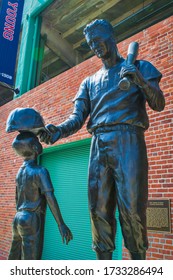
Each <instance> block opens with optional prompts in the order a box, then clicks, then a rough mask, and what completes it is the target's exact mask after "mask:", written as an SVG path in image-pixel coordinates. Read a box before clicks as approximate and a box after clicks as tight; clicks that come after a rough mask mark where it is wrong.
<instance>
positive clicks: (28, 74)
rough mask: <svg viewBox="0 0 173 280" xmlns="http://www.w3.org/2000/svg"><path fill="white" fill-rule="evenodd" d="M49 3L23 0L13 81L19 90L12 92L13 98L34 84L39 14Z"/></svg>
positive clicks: (39, 26)
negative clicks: (20, 37)
mask: <svg viewBox="0 0 173 280" xmlns="http://www.w3.org/2000/svg"><path fill="white" fill-rule="evenodd" d="M51 3H53V0H38V1H35V0H25V5H24V13H23V19H22V26H23V32H22V39H21V44H20V51H19V59H18V65H17V73H16V82H15V88H19V90H20V92H19V94H17V95H16V94H14V98H17V97H20V96H21V95H22V94H24V93H25V92H27V91H29V90H30V89H32V88H33V87H35V86H36V85H35V81H36V63H35V61H33V60H34V59H35V54H36V51H37V48H38V42H39V39H40V28H41V23H40V22H41V21H40V18H41V17H39V15H40V13H41V12H42V11H43V10H44V9H45V8H47V7H48V6H49V5H50V4H51ZM28 78H29V79H28Z"/></svg>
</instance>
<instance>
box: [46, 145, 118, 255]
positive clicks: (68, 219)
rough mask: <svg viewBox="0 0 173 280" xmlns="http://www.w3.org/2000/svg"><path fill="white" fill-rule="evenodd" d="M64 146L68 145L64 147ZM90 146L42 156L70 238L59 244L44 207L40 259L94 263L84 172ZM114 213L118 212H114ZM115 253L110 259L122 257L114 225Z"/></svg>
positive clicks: (71, 148) (50, 218)
mask: <svg viewBox="0 0 173 280" xmlns="http://www.w3.org/2000/svg"><path fill="white" fill-rule="evenodd" d="M64 146H65V145H64ZM67 146H68V145H67ZM89 149H90V144H89V143H88V144H83V145H79V146H76V145H75V146H74V147H73V146H70V147H68V148H67V149H62V150H61V149H58V150H57V151H56V150H55V151H53V152H51V153H46V154H44V155H43V156H42V157H41V163H42V165H44V166H45V167H46V168H47V169H48V170H49V172H50V176H51V180H52V182H53V185H54V189H55V196H56V197H57V200H58V203H59V206H60V209H61V212H62V215H63V218H64V221H65V223H66V224H67V225H68V226H69V228H70V229H71V231H72V233H73V236H74V239H73V240H72V241H71V242H70V243H69V245H65V244H62V241H61V236H60V234H59V231H58V226H57V224H56V222H55V220H54V218H53V215H52V214H51V212H50V209H49V208H47V214H46V223H45V239H44V249H43V256H42V258H43V259H56V260H62V259H67V260H94V259H95V258H96V257H95V252H93V251H92V249H91V243H92V239H91V228H90V218H89V211H88V190H87V173H88V160H89ZM117 214H118V213H117ZM116 243H117V250H116V251H115V253H114V259H121V258H122V236H121V231H120V226H119V224H118V234H117V241H116Z"/></svg>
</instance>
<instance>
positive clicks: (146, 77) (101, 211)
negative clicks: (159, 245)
mask: <svg viewBox="0 0 173 280" xmlns="http://www.w3.org/2000/svg"><path fill="white" fill-rule="evenodd" d="M84 35H85V37H86V41H87V43H88V44H89V46H90V48H91V50H92V51H93V52H94V53H95V55H96V56H97V57H98V58H100V59H101V60H102V63H103V66H102V68H101V69H100V70H99V71H97V72H96V73H95V74H94V75H92V76H90V77H87V78H86V79H85V80H84V81H83V82H82V83H81V85H80V88H79V90H78V92H77V94H76V97H75V99H74V111H73V113H72V114H71V115H70V117H69V118H68V119H67V120H66V121H65V122H63V123H61V124H59V125H58V126H54V125H52V124H49V125H47V129H48V130H49V131H50V134H51V136H50V134H48V133H46V132H43V133H41V134H40V140H41V141H44V142H45V143H47V144H51V143H54V142H55V141H57V140H58V139H60V138H63V137H67V136H69V135H71V134H73V133H75V132H77V131H78V130H79V129H80V128H81V127H82V126H83V124H84V123H85V121H86V119H87V117H88V116H89V121H88V124H87V129H88V131H89V132H90V133H91V134H92V144H91V156H90V163H89V180H88V189H89V191H88V193H89V209H90V216H91V225H92V238H93V249H94V250H95V251H96V254H97V259H99V260H103V259H104V260H109V259H112V252H113V251H114V249H115V241H114V240H115V234H116V220H115V210H116V206H117V207H118V210H119V219H120V224H121V228H122V234H123V238H124V243H125V246H126V248H127V249H128V250H129V253H130V256H131V259H133V260H143V259H145V258H146V250H147V248H148V240H147V228H146V208H147V199H148V162H147V152H146V144H145V139H144V132H145V130H146V129H147V128H148V127H149V120H148V116H147V112H146V103H148V104H149V106H150V107H151V108H152V109H153V110H156V111H162V110H163V109H164V106H165V100H164V96H163V93H162V91H161V90H160V88H159V81H160V79H161V76H162V75H161V73H160V72H159V71H158V70H157V69H156V68H155V67H154V66H153V65H152V64H151V63H149V62H147V61H144V60H137V61H136V62H135V63H134V64H131V65H128V64H127V63H126V60H125V59H124V58H123V57H122V56H121V55H120V54H119V52H118V49H117V45H116V41H115V38H114V32H113V27H112V26H111V24H110V23H109V22H107V21H106V20H102V19H101V20H94V21H93V22H91V23H90V24H88V25H87V26H86V28H85V29H84ZM126 76H128V77H130V80H131V86H130V88H129V89H128V90H127V91H125V90H122V89H120V88H119V86H118V85H119V82H120V79H121V78H123V77H126Z"/></svg>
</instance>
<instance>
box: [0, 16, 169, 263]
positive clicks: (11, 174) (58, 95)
mask: <svg viewBox="0 0 173 280" xmlns="http://www.w3.org/2000/svg"><path fill="white" fill-rule="evenodd" d="M172 38H173V17H170V18H168V19H166V20H164V21H162V22H160V23H158V24H156V25H154V26H152V27H150V28H148V29H146V30H144V31H142V32H140V33H139V34H137V35H135V36H133V37H131V38H129V39H128V40H125V41H124V42H121V43H120V44H118V47H119V50H120V52H121V54H122V55H123V56H125V55H126V51H127V48H128V44H129V42H131V41H135V40H136V41H138V42H139V43H140V51H139V56H138V58H140V59H146V60H149V61H150V62H151V63H153V64H154V65H155V66H156V67H157V68H158V69H159V70H160V71H161V72H162V74H163V78H162V81H161V88H162V90H163V92H164V95H165V98H166V107H165V110H164V111H163V112H161V113H158V112H153V111H152V110H150V109H149V108H148V114H149V118H150V128H149V129H148V131H147V132H146V142H147V148H148V156H149V197H150V198H152V199H154V198H157V199H161V198H169V199H171V209H173V158H172V156H173V133H172V129H173V122H172V118H173V39H172ZM100 65H101V63H100V61H99V60H98V59H97V58H96V57H93V58H91V59H89V60H87V61H85V62H83V63H81V64H79V65H77V66H76V67H74V68H72V69H70V70H69V71H67V72H65V73H63V74H61V75H59V76H57V77H55V78H54V79H52V80H50V81H48V82H46V83H44V84H43V85H40V86H39V87H37V88H35V89H33V90H32V91H30V92H28V93H27V94H24V95H23V96H22V97H20V98H18V99H16V100H13V101H11V102H10V103H8V104H6V105H4V106H2V107H1V108H0V154H1V160H0V199H1V204H0V259H6V258H7V255H8V251H9V248H10V243H11V222H12V219H13V216H14V213H15V204H14V193H15V176H16V172H17V170H18V168H19V166H20V165H21V163H22V160H21V159H20V158H19V157H17V156H16V155H15V154H14V152H13V150H12V148H11V143H12V140H13V138H14V137H15V136H16V133H12V134H7V133H5V123H6V119H7V117H8V115H9V113H10V111H11V110H13V109H14V108H16V107H33V108H35V109H36V110H38V111H40V113H41V114H42V116H43V117H44V119H45V121H46V123H54V124H58V123H60V122H62V121H63V120H65V119H66V117H67V116H68V115H69V114H70V113H71V112H72V109H73V106H72V103H71V101H72V99H73V97H74V95H75V93H76V91H77V89H78V86H79V84H80V82H81V81H82V80H83V79H84V78H85V77H86V76H88V75H90V74H92V73H94V72H95V71H96V70H98V69H99V67H100ZM86 137H90V135H89V134H88V133H87V131H86V129H85V127H84V128H82V129H81V130H80V132H78V133H77V134H75V135H73V136H71V137H69V138H66V139H63V140H61V142H59V143H66V142H70V141H77V140H80V139H83V138H86ZM45 147H46V145H45ZM172 212H173V211H172ZM171 221H172V223H173V214H172V213H171ZM148 235H149V242H150V247H149V250H148V252H147V258H148V259H173V234H171V233H156V232H149V233H148ZM123 258H124V259H127V258H128V254H127V250H126V249H124V250H123Z"/></svg>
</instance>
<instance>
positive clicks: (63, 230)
mask: <svg viewBox="0 0 173 280" xmlns="http://www.w3.org/2000/svg"><path fill="white" fill-rule="evenodd" d="M59 231H60V234H61V236H62V242H63V243H64V241H65V240H66V245H68V243H69V242H70V240H72V239H73V235H72V233H71V231H70V229H69V228H68V227H67V226H66V224H61V225H59Z"/></svg>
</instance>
